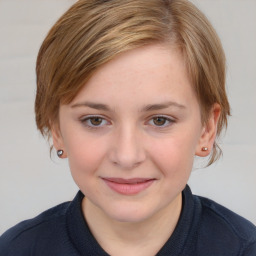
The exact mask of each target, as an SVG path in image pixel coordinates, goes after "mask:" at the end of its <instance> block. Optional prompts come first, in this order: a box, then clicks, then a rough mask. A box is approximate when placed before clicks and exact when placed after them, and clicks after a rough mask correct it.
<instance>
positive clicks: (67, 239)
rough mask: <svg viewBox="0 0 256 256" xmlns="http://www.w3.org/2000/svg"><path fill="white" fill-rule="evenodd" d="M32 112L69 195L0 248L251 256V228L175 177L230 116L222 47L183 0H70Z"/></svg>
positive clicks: (42, 64)
mask: <svg viewBox="0 0 256 256" xmlns="http://www.w3.org/2000/svg"><path fill="white" fill-rule="evenodd" d="M35 112H36V122H37V127H38V129H39V130H40V131H41V133H42V134H43V135H44V136H48V137H49V138H52V141H53V147H54V148H55V149H56V153H57V155H58V156H59V157H60V158H68V160H69V165H70V170H71V173H72V176H73V178H74V181H75V182H76V184H77V185H78V187H79V190H80V191H79V192H78V194H77V196H76V197H75V199H74V200H73V201H72V202H66V203H63V204H61V205H58V206H56V207H54V208H52V209H49V210H47V211H45V212H43V213H42V214H40V215H39V216H37V217H35V218H34V219H32V220H27V221H24V222H22V223H20V224H18V225H16V226H15V227H13V228H11V229H10V230H8V231H7V232H6V233H4V234H3V235H2V237H1V238H0V253H1V255H19V256H21V255H61V256H65V255H74V256H75V255H97V256H101V255H113V256H115V255H118V256H119V255H122V256H126V255H129V256H130V255H134V256H137V255H140V256H145V255H149V256H150V255H161V256H163V255H172V256H175V255H182V256H197V255H199V256H201V255H202V256H205V255H208V256H210V255H212V256H213V255H214V256H219V255H232V256H233V255H243V256H253V255H256V228H255V226H254V225H253V224H251V223H250V222H248V221H247V220H245V219H243V218H242V217H240V216H238V215H236V214H235V213H233V212H231V211H229V210H228V209H226V208H224V207H223V206H220V205H218V204H217V203H215V202H213V201H211V200H209V199H206V198H202V197H198V196H194V195H192V193H191V191H190V188H189V187H188V186H187V185H186V184H187V181H188V179H189V176H190V173H191V170H192V166H193V160H194V157H195V156H200V157H207V156H209V165H210V164H211V163H213V162H214V161H215V160H217V158H218V156H219V154H220V150H219V148H218V145H217V143H216V137H217V136H218V135H219V134H220V133H221V130H222V129H223V128H224V127H225V126H226V125H227V117H228V115H229V114H230V109H229V103H228V99H227V96H226V92H225V57H224V53H223V50H222V46H221V43H220V41H219V39H218V36H217V35H216V33H215V31H214V29H213V28H212V26H211V25H210V23H209V22H208V20H207V19H206V17H205V16H204V15H203V14H202V13H201V12H200V11H199V10H198V9H197V8H196V7H195V6H194V5H192V4H191V3H190V2H189V1H186V0H147V1H145V0H129V1H127V0H109V1H103V0H101V1H100V0H80V1H77V2H76V3H75V4H74V5H73V6H72V7H71V8H70V9H69V10H68V11H67V12H66V13H65V14H64V15H63V16H62V17H61V18H60V19H59V21H58V22H57V23H56V24H55V25H54V27H53V28H52V29H51V31H50V32H49V34H48V35H47V37H46V39H45V41H44V42H43V44H42V47H41V49H40V51H39V55H38V61H37V95H36V102H35Z"/></svg>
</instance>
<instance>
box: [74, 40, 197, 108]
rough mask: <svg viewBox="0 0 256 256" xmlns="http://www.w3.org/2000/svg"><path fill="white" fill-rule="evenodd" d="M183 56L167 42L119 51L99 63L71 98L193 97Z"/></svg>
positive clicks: (142, 99)
mask: <svg viewBox="0 0 256 256" xmlns="http://www.w3.org/2000/svg"><path fill="white" fill-rule="evenodd" d="M193 96H194V93H193V89H192V86H191V83H190V81H189V77H188V72H187V69H186V65H185V62H184V58H183V56H182V54H181V52H180V50H179V49H178V48H175V47H172V46H170V45H164V44H163V45H162V44H161V45H158V44H156V45H148V46H144V47H140V48H137V49H134V50H130V51H127V52H125V53H122V54H120V55H119V56H117V57H116V58H114V59H113V60H111V61H110V62H108V63H106V64H104V65H103V66H102V67H100V68H99V69H98V70H97V71H96V72H95V74H94V75H93V76H92V78H91V79H90V80H89V81H88V82H87V83H86V84H85V85H84V87H83V88H82V90H81V91H80V92H79V93H78V95H77V96H76V97H75V99H74V100H73V102H77V101H83V100H90V101H91V100H95V101H99V102H100V103H104V102H107V103H108V104H109V103H114V102H118V101H120V103H128V102H130V104H135V103H140V102H141V103H145V104H147V101H151V102H152V101H162V100H166V101H169V100H173V99H172V98H175V99H176V100H179V101H186V100H189V98H191V97H193Z"/></svg>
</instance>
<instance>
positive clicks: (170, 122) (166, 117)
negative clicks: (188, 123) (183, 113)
mask: <svg viewBox="0 0 256 256" xmlns="http://www.w3.org/2000/svg"><path fill="white" fill-rule="evenodd" d="M157 117H160V118H164V119H165V120H166V121H168V122H169V124H167V125H163V126H157V125H152V126H153V127H154V128H156V129H161V128H162V129H163V128H166V127H169V126H171V125H173V124H174V123H175V122H176V119H175V118H174V117H170V116H166V115H153V116H151V117H150V118H149V121H152V120H153V119H154V118H157ZM149 121H148V122H149Z"/></svg>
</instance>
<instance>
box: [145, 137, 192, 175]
mask: <svg viewBox="0 0 256 256" xmlns="http://www.w3.org/2000/svg"><path fill="white" fill-rule="evenodd" d="M196 145H197V134H195V133H188V132H180V133H176V134H175V135H174V134H173V135H172V136H170V137H169V138H164V139H163V140H156V141H154V143H152V144H151V146H150V155H151V157H152V159H154V162H155V164H156V165H157V166H158V167H159V169H161V170H162V173H163V175H165V176H171V177H174V176H179V177H181V178H182V177H188V176H189V175H190V172H191V170H192V166H193V161H194V154H195V148H196Z"/></svg>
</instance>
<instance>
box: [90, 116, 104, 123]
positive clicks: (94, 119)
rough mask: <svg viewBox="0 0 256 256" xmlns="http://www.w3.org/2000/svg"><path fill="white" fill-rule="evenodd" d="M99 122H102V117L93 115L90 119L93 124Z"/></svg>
mask: <svg viewBox="0 0 256 256" xmlns="http://www.w3.org/2000/svg"><path fill="white" fill-rule="evenodd" d="M101 122H102V118H99V117H94V118H92V119H91V123H92V124H93V125H100V124H101Z"/></svg>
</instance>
